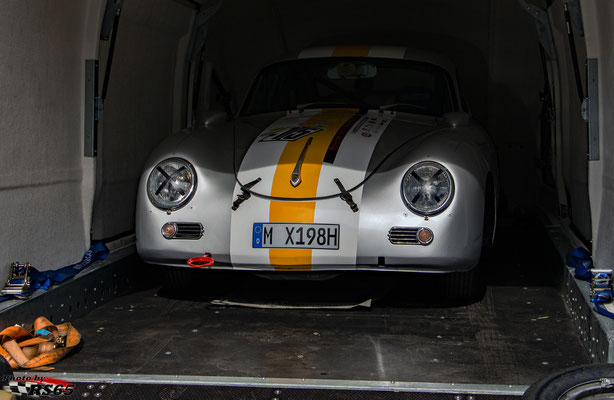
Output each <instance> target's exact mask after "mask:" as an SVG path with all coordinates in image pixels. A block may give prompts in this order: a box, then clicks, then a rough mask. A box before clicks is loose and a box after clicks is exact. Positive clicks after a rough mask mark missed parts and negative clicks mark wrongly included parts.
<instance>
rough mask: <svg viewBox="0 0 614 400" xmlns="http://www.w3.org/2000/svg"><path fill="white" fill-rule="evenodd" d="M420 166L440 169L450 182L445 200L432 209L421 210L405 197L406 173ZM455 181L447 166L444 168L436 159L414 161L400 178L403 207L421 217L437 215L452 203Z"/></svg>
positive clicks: (409, 173)
mask: <svg viewBox="0 0 614 400" xmlns="http://www.w3.org/2000/svg"><path fill="white" fill-rule="evenodd" d="M421 166H431V167H435V168H437V169H439V170H441V171H443V173H445V174H446V175H447V177H448V180H449V183H450V189H449V192H448V196H447V198H446V200H445V201H443V202H442V203H441V204H440V205H439V206H438V207H437V208H435V209H433V210H428V211H425V210H421V209H418V208H416V207H415V206H414V205H413V204H412V202H411V201H410V200H408V199H407V197H406V194H405V190H404V189H405V181H406V178H407V176H408V175H411V173H412V172H414V171H415V170H416V169H417V168H418V167H421ZM455 186H456V185H455V183H454V178H453V177H452V174H451V173H450V170H449V169H448V168H446V167H445V166H443V165H442V164H441V163H439V162H437V161H432V160H423V161H418V162H416V163H414V164H413V165H412V166H411V167H409V168H408V169H407V171H405V174H403V179H402V180H401V199H402V200H403V203H404V204H405V207H407V208H408V209H409V210H410V211H411V212H413V213H414V214H416V215H419V216H421V217H430V216H433V215H437V214H441V213H442V212H444V211H445V210H446V209H447V208H448V207H449V206H450V204H452V200H453V199H454V195H455V192H456V187H455Z"/></svg>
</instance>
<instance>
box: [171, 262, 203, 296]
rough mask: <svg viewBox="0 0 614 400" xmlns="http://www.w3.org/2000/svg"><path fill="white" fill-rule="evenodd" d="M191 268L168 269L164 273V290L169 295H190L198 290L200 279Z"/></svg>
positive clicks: (196, 272)
mask: <svg viewBox="0 0 614 400" xmlns="http://www.w3.org/2000/svg"><path fill="white" fill-rule="evenodd" d="M198 272H200V271H196V270H193V269H191V268H178V267H168V268H166V269H165V271H164V274H163V276H164V281H163V282H162V286H163V287H164V290H166V291H168V292H171V293H191V292H193V291H194V290H196V289H197V288H198V282H199V281H200V280H201V277H200V276H198V275H197V274H198Z"/></svg>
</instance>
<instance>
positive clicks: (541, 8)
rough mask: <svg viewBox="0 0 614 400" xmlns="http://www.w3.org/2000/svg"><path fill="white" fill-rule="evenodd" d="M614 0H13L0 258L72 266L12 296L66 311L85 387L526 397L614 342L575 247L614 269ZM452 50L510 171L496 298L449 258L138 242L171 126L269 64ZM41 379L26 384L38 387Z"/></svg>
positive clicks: (3, 94) (159, 394) (240, 95)
mask: <svg viewBox="0 0 614 400" xmlns="http://www.w3.org/2000/svg"><path fill="white" fill-rule="evenodd" d="M613 22H614V3H611V2H610V1H609V0H504V1H501V0H464V1H446V0H431V1H428V2H424V1H418V0H409V1H408V0H404V1H401V0H381V1H378V2H374V1H370V0H354V1H349V0H328V1H323V0H313V1H308V2H305V1H299V0H284V1H281V0H257V1H250V0H226V1H223V0H90V1H87V2H85V1H75V0H54V1H45V0H26V1H7V2H3V3H2V4H0V76H2V79H0V105H1V106H0V132H1V134H2V146H0V204H3V207H2V208H0V221H3V222H4V223H5V224H6V225H7V226H5V227H4V229H2V230H0V243H2V246H0V279H2V280H3V279H4V277H5V276H8V274H9V271H10V264H11V262H12V261H15V260H19V261H21V262H24V261H27V262H30V263H31V264H32V265H33V266H34V267H36V268H37V269H39V270H41V271H44V270H55V269H58V268H60V267H62V266H65V265H70V264H73V263H75V262H77V261H78V260H79V259H80V257H81V256H82V255H83V253H84V252H85V251H86V250H87V249H88V248H89V247H90V245H91V244H92V243H93V242H95V241H103V242H104V243H106V245H107V246H108V247H109V249H110V250H111V254H110V255H109V257H108V258H107V259H106V260H104V261H97V262H95V263H94V264H93V265H92V266H90V267H88V268H86V269H84V270H83V271H82V272H81V273H79V274H78V275H76V276H75V277H74V278H72V279H68V280H66V281H65V282H62V283H59V284H57V285H54V286H53V287H51V288H50V289H49V290H38V291H36V292H35V293H34V294H33V295H32V297H31V298H29V299H27V300H21V299H10V300H6V301H3V302H0V321H1V322H2V327H3V328H4V327H8V326H12V325H15V324H23V325H24V327H31V324H32V322H33V321H34V319H35V318H36V317H38V316H45V317H46V318H48V319H49V320H50V321H52V322H54V323H63V322H71V323H72V324H73V325H74V326H75V327H77V328H78V329H79V331H80V333H81V335H82V341H81V343H80V344H79V346H78V347H77V348H75V349H74V350H73V351H72V352H70V353H69V354H68V355H67V356H66V357H64V358H63V359H62V360H61V361H59V362H58V363H56V364H54V367H55V369H53V370H51V371H45V372H39V371H15V374H22V375H24V376H31V375H34V374H38V375H41V374H43V375H47V376H50V377H55V378H58V379H63V380H65V381H69V382H73V383H75V392H74V394H73V396H79V397H89V396H91V397H96V398H122V399H127V398H134V399H141V398H142V399H145V398H160V399H192V398H194V399H196V398H232V399H312V398H323V399H328V398H330V399H347V398H354V399H361V398H369V399H501V400H505V399H517V398H521V397H522V396H523V394H524V393H525V391H526V390H527V388H528V387H529V386H530V385H532V384H534V383H536V382H537V381H539V380H540V379H543V378H546V377H548V376H550V375H552V374H555V373H556V372H557V371H561V370H565V369H567V368H572V367H576V366H580V365H586V364H600V363H609V362H611V361H612V360H614V347H612V346H613V345H614V324H613V323H612V319H610V318H607V317H604V316H601V315H598V314H597V313H595V312H594V310H593V309H592V307H591V303H590V293H589V292H590V288H589V284H588V283H587V282H583V281H579V280H577V279H575V278H574V273H573V270H572V269H570V268H569V267H568V266H566V264H565V256H566V254H568V253H569V251H571V250H573V249H574V248H578V247H582V248H585V249H587V250H588V251H589V252H590V253H591V255H592V262H593V265H594V266H595V267H596V268H611V263H610V260H611V259H612V256H613V255H614V254H613V253H614V246H613V245H612V244H613V243H612V238H613V237H614V236H613V231H614V213H613V212H612V209H611V208H610V207H609V206H608V204H610V203H611V202H612V201H614V185H613V184H612V182H613V180H612V179H613V178H612V176H611V175H610V173H611V171H614V168H612V162H613V160H611V159H610V158H612V154H614V152H610V151H609V150H608V149H611V148H612V142H611V141H612V139H611V138H612V137H614V135H613V132H612V126H614V121H612V119H613V118H614V113H612V112H611V111H609V110H611V109H612V102H613V101H614V83H613V82H614V76H612V74H613V73H614V45H612V43H611V41H610V40H609V39H610V38H611V37H613V36H614V23H613ZM335 44H361V45H376V44H386V45H398V46H406V47H408V48H415V49H419V50H428V51H432V52H436V53H441V54H445V55H447V56H448V57H449V58H450V59H452V61H453V62H454V63H455V65H456V66H457V72H458V76H459V80H460V85H461V86H462V90H463V92H464V96H465V100H466V102H467V104H468V105H469V106H470V108H471V114H472V117H473V118H474V119H475V120H477V121H478V122H479V123H480V124H481V125H482V126H484V127H485V128H486V130H487V131H488V132H489V134H490V136H491V137H492V139H493V141H494V143H495V146H496V149H497V155H498V160H499V169H500V175H501V187H500V198H501V206H500V210H499V215H498V224H497V231H496V241H495V245H494V246H493V247H492V248H488V249H485V250H484V252H483V254H482V258H481V261H480V265H481V267H482V268H483V269H484V270H485V271H486V282H487V287H486V291H485V293H484V295H483V296H482V297H481V298H480V299H478V300H471V301H456V300H450V299H447V298H445V296H441V291H440V290H439V286H438V285H440V282H439V276H438V275H436V274H433V275H419V274H412V273H403V274H391V273H366V272H356V273H353V272H352V273H344V274H340V275H338V276H335V277H333V278H330V279H328V278H329V277H325V278H326V279H324V278H323V277H318V276H311V277H310V279H307V280H295V279H273V280H272V279H265V278H263V277H261V276H257V275H254V274H250V273H246V272H239V271H228V272H219V271H198V270H195V271H191V272H193V274H191V277H190V279H189V280H188V281H187V282H186V285H185V287H184V288H183V289H182V290H177V289H176V288H173V287H170V286H169V285H168V284H167V283H168V282H165V279H164V276H165V271H164V267H161V266H156V265H149V264H146V263H144V262H143V261H141V260H140V258H139V256H138V254H137V252H136V248H135V235H134V230H135V204H136V196H137V185H138V182H139V178H140V176H141V173H142V168H143V165H144V163H145V161H146V159H147V157H148V156H149V154H150V153H151V151H152V150H153V149H154V147H155V146H156V145H157V144H158V143H160V141H161V140H163V139H164V138H166V137H168V136H169V135H172V134H173V133H175V132H177V131H179V130H181V129H186V128H191V127H193V126H197V125H198V123H199V121H202V120H203V118H206V116H207V115H209V114H208V113H210V112H212V111H225V112H229V113H230V114H232V113H235V112H236V111H237V110H238V109H239V107H240V106H241V102H242V101H243V99H244V97H245V96H246V93H247V90H248V89H249V85H250V83H251V81H252V80H253V78H254V76H255V74H256V73H257V72H258V71H259V70H260V69H261V68H263V67H264V66H266V65H268V64H270V63H272V62H275V61H277V60H281V59H291V58H295V57H296V56H297V54H298V53H299V52H300V51H301V50H302V49H304V48H307V47H311V46H319V45H335ZM20 398H25V397H23V396H22V397H20Z"/></svg>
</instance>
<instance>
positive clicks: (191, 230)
mask: <svg viewBox="0 0 614 400" xmlns="http://www.w3.org/2000/svg"><path fill="white" fill-rule="evenodd" d="M175 224H176V225H177V233H176V234H175V237H174V238H173V239H200V238H201V237H202V236H203V233H204V228H203V224H201V223H199V222H176V223H175Z"/></svg>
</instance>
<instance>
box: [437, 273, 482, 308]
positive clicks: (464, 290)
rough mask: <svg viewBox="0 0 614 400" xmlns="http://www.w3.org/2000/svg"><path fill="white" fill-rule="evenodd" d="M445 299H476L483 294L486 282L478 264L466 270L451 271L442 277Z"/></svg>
mask: <svg viewBox="0 0 614 400" xmlns="http://www.w3.org/2000/svg"><path fill="white" fill-rule="evenodd" d="M443 285H444V287H443V291H444V294H445V296H446V299H447V300H452V301H476V300H479V299H481V298H482V297H483V296H484V293H485V291H486V282H485V279H484V274H483V273H482V267H481V266H480V265H478V266H476V267H474V268H472V269H471V270H469V271H466V272H452V273H449V274H446V275H445V277H444V279H443Z"/></svg>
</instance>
